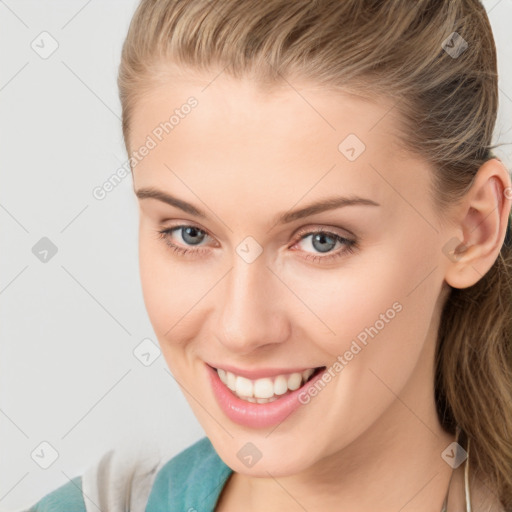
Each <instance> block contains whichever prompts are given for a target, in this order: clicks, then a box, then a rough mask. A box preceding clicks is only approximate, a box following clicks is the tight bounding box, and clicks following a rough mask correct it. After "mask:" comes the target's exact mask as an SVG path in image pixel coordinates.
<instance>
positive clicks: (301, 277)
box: [283, 236, 442, 371]
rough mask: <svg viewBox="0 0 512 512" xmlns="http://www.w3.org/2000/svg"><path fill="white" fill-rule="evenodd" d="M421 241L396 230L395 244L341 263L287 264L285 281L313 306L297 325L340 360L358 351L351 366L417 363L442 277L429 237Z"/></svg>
mask: <svg viewBox="0 0 512 512" xmlns="http://www.w3.org/2000/svg"><path fill="white" fill-rule="evenodd" d="M402 238H403V237H402ZM420 240H421V238H420V239H419V240H416V241H414V242H412V241H411V240H410V239H409V240H408V243H406V240H404V239H400V238H399V237H398V236H397V238H396V240H394V241H393V243H391V242H389V241H387V242H386V244H382V245H380V246H378V247H377V246H375V247H373V248H372V249H371V250H370V249H367V250H366V252H365V253H364V254H363V253H360V255H354V256H350V258H347V260H346V262H345V263H344V264H342V266H341V267H340V268H339V269H329V270H323V271H319V270H317V269H314V268H307V267H303V268H302V270H301V271H300V272H297V271H296V269H295V270H292V269H291V268H290V269H289V270H288V269H287V270H286V274H285V275H284V276H283V281H285V282H286V283H287V285H288V286H289V287H290V289H292V290H293V291H294V293H295V294H296V295H297V296H298V297H300V298H301V299H302V301H303V303H304V304H305V305H307V310H306V309H304V308H303V307H302V306H301V314H300V315H299V314H298V310H297V314H296V316H295V319H294V323H295V324H296V325H301V326H302V330H303V331H304V332H306V333H307V337H308V339H311V340H313V341H314V343H315V344H317V345H319V346H321V348H322V350H323V351H324V352H325V353H328V354H330V355H331V356H332V358H333V359H336V358H337V357H338V356H340V355H341V356H343V355H344V354H345V353H346V352H347V351H349V352H351V353H348V354H347V360H348V359H349V358H351V359H350V360H354V361H355V360H356V359H357V360H358V361H359V363H355V364H354V365H352V364H351V366H357V365H358V364H362V365H365V366H366V365H369V364H370V363H371V365H372V367H373V365H375V366H376V367H381V366H382V368H384V367H386V368H389V364H390V362H394V363H396V364H408V365H410V364H412V363H413V362H414V361H415V360H417V358H418V356H419V353H420V351H421V349H422V347H423V343H424V341H425V337H426V336H427V334H428V331H429V328H430V325H431V322H432V317H433V314H434V308H435V303H436V300H437V296H438V293H439V290H438V289H437V283H439V285H440V283H441V282H442V277H441V276H440V275H437V274H436V272H432V270H433V269H434V268H435V267H436V261H435V254H434V253H433V251H432V250H430V253H428V250H427V252H425V251H424V252H421V249H420V247H421V246H422V245H423V246H424V245H425V241H423V243H422V242H421V241H420ZM437 270H438V271H439V268H438V269H437ZM356 356H357V357H356ZM361 356H363V357H361ZM386 371H387V370H386Z"/></svg>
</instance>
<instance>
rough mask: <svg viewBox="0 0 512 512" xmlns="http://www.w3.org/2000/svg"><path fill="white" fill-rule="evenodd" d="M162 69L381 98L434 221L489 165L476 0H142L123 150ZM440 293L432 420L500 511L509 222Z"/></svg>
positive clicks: (508, 391)
mask: <svg viewBox="0 0 512 512" xmlns="http://www.w3.org/2000/svg"><path fill="white" fill-rule="evenodd" d="M454 32H456V33H457V34H458V35H459V36H457V35H455V36H453V33H454ZM454 37H455V38H456V39H454ZM460 37H462V38H463V40H462V39H460ZM454 41H455V42H456V43H457V44H454ZM461 42H462V43H463V42H466V43H467V45H468V46H467V48H466V49H465V50H464V49H463V47H462V46H460V43H461ZM444 43H448V46H445V45H444ZM450 49H451V51H452V54H450ZM457 49H459V50H461V49H462V50H463V51H462V53H460V51H459V53H460V54H457V53H456V54H453V52H454V51H456V50H457ZM170 62H173V63H176V64H177V65H178V67H179V68H181V67H183V68H184V69H187V68H188V69H190V70H197V71H203V70H209V71H212V70H214V69H219V70H220V69H222V70H223V71H224V72H225V73H228V74H230V75H231V76H233V77H237V78H239V77H244V76H245V77H247V76H248V77H251V78H252V79H253V80H254V83H255V84H256V83H257V84H259V85H261V86H264V87H266V89H270V88H271V87H272V86H276V85H278V84H279V83H281V84H282V83H283V82H282V79H283V77H286V78H288V79H289V78H294V77H296V78H299V79H303V80H305V81H309V82H311V83H316V84H318V85H320V86H324V87H327V88H334V89H336V88H341V89H342V90H346V91H354V92H355V93H356V94H359V95H366V96H367V97H368V98H372V97H373V98H375V97H384V98H386V97H387V98H391V99H392V100H393V102H394V105H393V108H394V109H395V112H396V113H398V119H399V120H400V142H401V143H402V144H403V147H404V148H406V149H407V150H408V151H410V152H412V153H415V154H417V155H420V156H421V157H422V158H424V160H425V161H427V162H429V163H431V164H432V168H433V176H432V178H433V179H432V188H431V190H430V192H431V197H432V198H433V201H434V203H435V206H436V208H434V211H435V212H436V215H438V216H439V220H441V221H442V220H443V214H444V213H446V211H447V209H448V207H449V206H450V205H453V203H454V202H457V201H458V200H460V199H462V198H463V196H464V195H465V194H466V192H467V191H468V190H469V188H470V187H471V185H472V184H473V180H474V177H475V175H476V172H477V171H478V169H479V167H480V166H481V165H482V164H483V163H484V162H485V161H486V160H488V159H490V158H495V156H494V155H493V153H492V150H493V149H494V148H495V147H497V145H492V144H491V142H492V136H493V131H494V125H495V122H496V116H497V109H498V80H497V57H496V48H495V43H494V39H493V35H492V30H491V26H490V23H489V19H488V17H487V13H486V11H485V9H484V7H483V6H482V4H481V3H480V1H478V0H450V1H446V0H415V1H412V0H387V1H385V2H384V1H382V0H264V1H262V0H142V1H141V3H140V4H139V6H138V8H137V10H136V12H135V15H134V17H133V19H132V22H131V25H130V28H129V31H128V35H127V38H126V40H125V43H124V46H123V51H122V60H121V65H120V69H119V77H118V84H119V91H120V99H121V104H122V116H123V121H122V123H123V124H122V128H123V135H124V139H125V144H126V148H127V149H128V150H129V135H130V121H131V116H132V112H133V109H134V105H135V104H136V102H137V101H139V99H140V98H141V97H142V96H143V94H144V91H145V90H148V89H150V88H151V87H152V85H154V84H155V81H156V80H159V78H161V77H163V76H165V64H166V63H170ZM450 288H451V289H450V291H449V295H448V298H447V300H446V302H445V304H444V308H443V311H442V316H441V322H440V328H439V333H438V345H437V352H436V375H435V398H436V405H437V411H438V415H439V419H440V422H441V424H442V426H443V428H444V429H445V430H446V431H448V432H450V433H452V434H454V433H455V429H456V427H457V425H458V426H459V427H460V428H461V431H462V432H463V434H462V437H461V439H462V441H461V442H464V441H467V440H468V439H469V440H470V441H471V470H478V471H479V474H482V475H486V476H487V481H486V482H485V483H486V485H487V486H488V487H489V488H490V490H491V491H492V492H494V493H495V494H496V495H497V496H498V497H499V499H500V501H501V503H502V505H503V506H504V507H505V508H506V510H512V344H511V338H512V255H511V240H510V220H509V229H508V230H507V237H506V239H505V243H504V244H503V246H502V248H501V252H500V254H499V256H498V258H497V259H496V261H495V262H494V264H493V266H492V267H491V269H490V270H489V271H488V272H487V273H486V274H485V275H484V276H483V277H482V278H481V279H480V280H479V281H478V282H477V283H476V284H474V285H473V286H470V287H468V288H464V289H456V288H452V287H450Z"/></svg>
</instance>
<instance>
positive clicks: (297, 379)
mask: <svg viewBox="0 0 512 512" xmlns="http://www.w3.org/2000/svg"><path fill="white" fill-rule="evenodd" d="M314 371H315V369H314V368H309V369H308V370H304V371H303V372H302V373H290V374H287V375H277V376H276V377H265V378H263V379H257V380H251V379H247V378H245V377H242V376H240V375H235V374H234V373H231V372H228V371H226V370H223V369H222V368H218V369H217V373H218V374H219V377H220V380H221V381H222V382H223V383H224V384H225V385H226V386H227V387H228V388H229V389H231V391H233V392H234V393H236V394H237V395H238V396H239V397H240V398H254V399H258V398H271V397H273V396H274V395H284V394H285V393H286V392H287V391H288V390H289V389H290V390H291V391H294V390H295V389H299V388H300V386H301V384H302V382H306V381H307V380H308V379H309V377H311V375H312V374H313V373H314ZM250 401H255V400H250Z"/></svg>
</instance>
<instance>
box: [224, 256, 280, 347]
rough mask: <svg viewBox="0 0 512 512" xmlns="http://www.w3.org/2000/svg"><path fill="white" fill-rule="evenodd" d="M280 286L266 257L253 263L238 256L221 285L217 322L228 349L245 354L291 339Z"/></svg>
mask: <svg viewBox="0 0 512 512" xmlns="http://www.w3.org/2000/svg"><path fill="white" fill-rule="evenodd" d="M235 256H236V255H235ZM280 286H281V287H282V283H280V281H279V280H278V279H277V278H276V276H275V275H274V274H273V273H272V272H271V271H270V270H269V269H268V268H267V267H266V263H265V260H264V258H263V257H262V256H260V257H259V258H257V259H256V260H255V261H253V262H252V263H247V262H246V261H244V260H243V259H242V258H239V257H238V256H236V257H235V258H234V260H233V267H232V269H231V271H230V272H229V273H228V275H227V276H226V278H225V279H224V280H223V284H222V287H221V290H222V291H221V292H220V293H221V294H223V295H222V296H221V298H220V299H219V304H218V308H219V310H218V315H217V319H218V321H217V324H216V325H215V334H216V336H217V339H218V340H219V341H220V342H221V343H222V345H223V346H224V347H226V349H227V351H229V352H233V353H238V354H239V355H245V354H250V353H252V352H254V351H255V350H256V349H258V348H259V347H263V346H265V345H273V344H274V345H275V344H277V343H282V342H283V341H284V340H286V339H287V337H288V336H289V320H288V318H287V317H286V313H285V309H284V305H283V302H282V300H281V299H282V298H283V290H280Z"/></svg>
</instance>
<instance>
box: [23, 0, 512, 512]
mask: <svg viewBox="0 0 512 512" xmlns="http://www.w3.org/2000/svg"><path fill="white" fill-rule="evenodd" d="M119 87H120V97H121V102H122V108H123V134H124V139H125V144H126V148H127V150H128V154H129V155H130V157H131V165H132V175H133V184H134V192H135V194H136V196H137V198H138V203H139V207H140V210H139V211H140V230H139V249H140V253H139V255H140V270H141V280H142V286H143V292H144V300H145V305H146V308H147V311H148V314H149V317H150V320H151V323H152V325H153V328H154V330H155V333H156V335H157V337H158V340H159V343H160V346H161V349H162V352H163V354H164V357H165V359H166V362H167V364H168V366H169V369H170V370H171V372H172V374H173V376H174V377H175V378H176V380H177V382H178V383H179V384H180V386H181V388H182V390H183V392H184V395H185V397H186V398H187V400H188V402H189V403H190V406H191V408H192V409H193V411H194V413H195V414H196V416H197V418H198V421H199V422H200V423H201V425H202V427H203V428H204V430H205V433H206V436H205V437H204V438H203V439H201V440H200V441H198V442H197V443H195V444H194V445H192V446H190V447H188V448H187V449H185V450H184V451H183V452H181V453H180V454H178V455H177V456H176V457H174V458H173V459H171V460H170V461H132V462H130V463H124V462H122V459H121V457H120V454H113V453H109V454H106V455H105V457H104V458H103V460H102V461H101V463H99V464H98V466H97V467H94V468H91V470H90V471H89V472H87V473H86V474H85V475H84V476H83V477H82V478H81V477H77V478H76V479H75V480H73V481H72V482H70V483H69V484H68V485H65V486H63V487H62V488H60V489H57V490H56V491H54V492H53V493H51V494H50V495H48V496H47V497H45V498H43V499H42V500H41V501H40V502H39V503H38V504H36V505H34V507H33V508H32V509H31V510H93V509H95V510H96V509H97V508H99V509H100V510H126V509H130V510H146V511H147V512H156V511H160V510H162V511H163V510H167V511H171V510H172V511H174V510H188V511H194V510H197V511H203V510H204V511H212V510H215V511H217V512H219V511H220V512H232V511H237V510H244V511H248V512H253V511H254V512H256V511H261V510H265V511H266V512H268V511H270V512H272V511H275V510H283V509H284V510H287V511H292V512H294V511H303V510H308V511H313V510H323V511H331V510H332V511H334V510H335V511H343V512H344V511H351V512H359V511H368V510H372V511H373V512H376V511H390V510H401V511H403V512H405V511H415V512H432V511H434V512H437V511H448V512H452V511H459V510H473V511H488V510H490V511H493V512H494V511H510V510H512V470H511V468H512V444H511V442H510V439H511V434H512V362H511V360H512V354H511V332H512V325H511V322H512V314H511V312H512V311H511V310H512V302H511V301H512V293H511V292H512V277H511V252H510V251H511V234H510V209H511V198H512V188H511V179H510V175H509V172H508V171H507V169H506V168H505V166H504V165H503V163H502V162H501V161H500V160H499V159H497V158H496V157H495V156H494V155H493V154H492V149H493V148H494V147H495V146H493V145H491V141H492V134H493V129H494V125H495V121H496V113H497V102H498V87H497V71H496V51H495V45H494V40H493V36H492V31H491V27H490V25H489V21H488V18H487V15H486V13H485V10H484V8H483V6H482V5H481V3H480V2H479V1H477V0H453V1H450V2H445V1H438V0H418V1H416V2H410V1H406V0H389V1H387V2H380V1H374V0H344V1H343V2H342V1H339V0H336V1H334V0H315V1H310V0H293V1H291V0H268V1H265V2H261V1H258V0H243V1H240V0H216V1H205V0H187V1H180V0H159V1H158V2H157V1H156V0H143V1H142V2H141V3H140V5H139V7H138V9H137V11H136V13H135V15H134V18H133V20H132V23H131V26H130V29H129V32H128V35H127V38H126V41H125V44H124V47H123V53H122V60H121V65H120V71H119Z"/></svg>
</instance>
